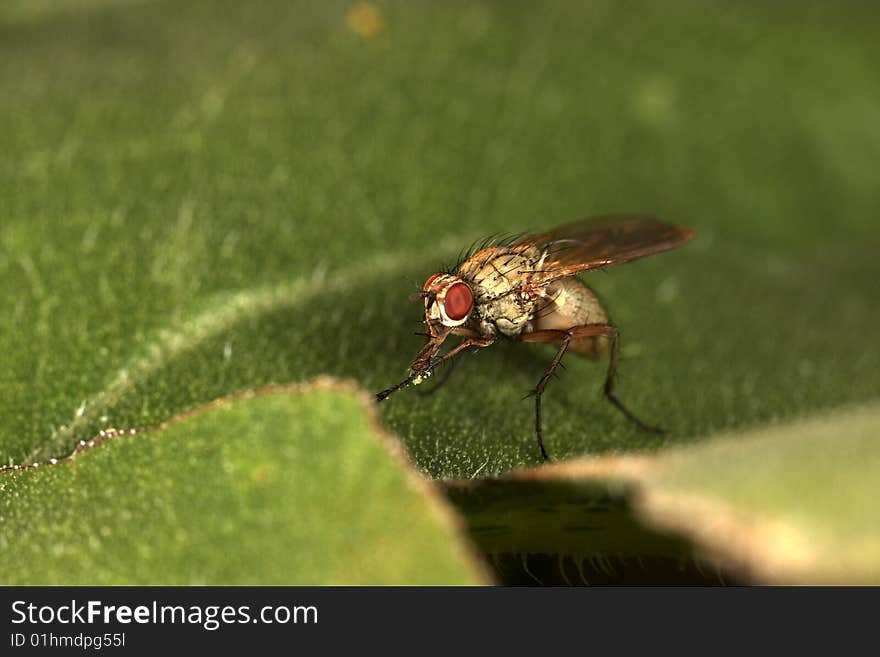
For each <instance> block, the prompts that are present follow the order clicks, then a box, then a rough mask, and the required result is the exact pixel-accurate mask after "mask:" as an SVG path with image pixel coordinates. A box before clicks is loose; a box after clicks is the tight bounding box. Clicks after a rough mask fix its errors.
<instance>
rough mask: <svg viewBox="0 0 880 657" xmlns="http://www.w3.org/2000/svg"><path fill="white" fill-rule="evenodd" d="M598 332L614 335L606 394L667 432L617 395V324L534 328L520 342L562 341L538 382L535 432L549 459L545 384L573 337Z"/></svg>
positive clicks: (638, 422) (648, 428) (643, 426)
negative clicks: (543, 420)
mask: <svg viewBox="0 0 880 657" xmlns="http://www.w3.org/2000/svg"><path fill="white" fill-rule="evenodd" d="M598 336H609V337H610V338H611V358H610V360H609V363H608V373H607V375H606V376H605V388H604V393H605V398H606V399H608V401H610V402H611V403H612V404H614V406H616V407H617V408H618V409H619V410H620V411H621V412H622V413H623V414H624V415H625V416H626V417H627V418H629V420H631V421H632V422H633V423H635V425H636V426H638V427H639V428H640V429H642V430H643V431H650V432H652V433H664V431H663V430H662V429H658V428H656V427H652V426H650V425H647V424H645V423H644V422H642V421H641V420H640V419H639V418H637V417H636V416H635V415H634V414H633V413H632V411H630V410H629V409H628V408H627V407H626V406H624V405H623V402H621V401H620V400H619V399H618V398H617V397H616V396H615V395H614V378H615V376H616V375H617V360H618V354H619V352H620V332H619V331H618V329H617V327H616V326H613V325H611V324H584V325H581V326H573V327H571V328H570V329H565V330H562V329H545V330H541V331H534V332H533V333H523V334H521V335H518V336H516V338H514V339H515V340H518V341H520V342H560V346H559V351H558V352H556V356H555V358H553V361H552V362H551V363H550V366H549V367H548V368H547V370H546V371H545V372H544V376H542V377H541V380H540V381H539V382H538V385H537V386H536V387H535V392H534V395H535V434H536V436H537V438H538V447H540V448H541V456H542V457H543V458H544V460H545V461H549V460H550V458H549V456H547V450H546V449H544V439H543V433H542V430H541V395H542V394H543V393H544V388H546V387H547V383H548V382H549V381H550V377H552V376H553V373H554V371H555V370H556V368H557V367H558V366H559V363H560V362H561V361H562V357H563V356H564V355H565V351H566V349H568V345H569V343H570V342H571V341H572V340H576V339H579V338H588V337H598Z"/></svg>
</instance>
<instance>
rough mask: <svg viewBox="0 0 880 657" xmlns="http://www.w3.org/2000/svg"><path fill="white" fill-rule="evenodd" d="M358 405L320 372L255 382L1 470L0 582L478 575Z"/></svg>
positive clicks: (443, 518) (475, 578)
mask: <svg viewBox="0 0 880 657" xmlns="http://www.w3.org/2000/svg"><path fill="white" fill-rule="evenodd" d="M365 401H368V400H366V398H365V396H364V395H363V394H361V393H358V394H355V391H354V390H353V389H352V388H351V386H345V385H340V384H338V383H333V382H332V381H327V380H323V381H319V382H318V383H317V384H314V385H309V386H305V387H302V388H298V389H292V390H275V391H265V392H263V393H261V394H259V395H257V396H247V397H243V398H238V399H228V400H221V401H220V402H217V403H214V404H212V405H211V406H209V407H207V408H205V409H202V411H201V412H198V413H196V414H191V415H189V416H186V417H183V418H180V419H178V420H175V421H173V422H171V423H169V424H168V425H167V426H165V427H163V428H162V429H160V430H156V431H152V432H147V433H141V434H135V435H127V434H124V435H119V436H115V437H112V438H108V439H105V440H104V441H103V442H100V444H98V445H96V446H94V447H91V448H89V447H88V445H85V446H84V448H83V450H82V451H80V452H79V453H78V454H77V455H76V456H75V457H73V458H71V459H69V460H66V461H62V462H60V463H58V464H56V465H43V466H40V467H37V468H33V469H29V470H24V471H18V472H4V473H0V552H2V554H3V569H2V573H0V581H2V582H3V583H4V584H285V583H288V584H452V583H459V584H464V583H479V582H483V581H485V580H486V575H485V574H484V572H483V568H482V566H481V565H480V563H479V562H478V561H477V560H476V558H475V557H474V556H472V552H471V548H470V544H469V542H468V541H467V540H466V539H464V538H462V537H461V536H460V532H459V529H458V523H457V520H456V519H455V518H454V516H453V515H452V514H451V512H450V511H449V510H448V509H447V508H446V505H445V502H444V501H443V500H442V499H441V498H439V497H438V496H437V493H436V492H435V491H434V489H433V487H432V486H431V485H430V484H429V483H427V482H426V481H424V480H423V479H422V478H420V477H418V476H417V475H415V474H414V473H413V472H411V471H409V468H408V464H405V463H404V461H403V459H402V458H401V456H400V454H399V452H400V446H399V444H398V443H397V442H396V441H395V440H393V439H391V438H389V437H388V436H386V435H383V434H382V433H381V430H379V429H378V428H377V427H376V425H375V418H373V417H372V413H365V410H369V407H365Z"/></svg>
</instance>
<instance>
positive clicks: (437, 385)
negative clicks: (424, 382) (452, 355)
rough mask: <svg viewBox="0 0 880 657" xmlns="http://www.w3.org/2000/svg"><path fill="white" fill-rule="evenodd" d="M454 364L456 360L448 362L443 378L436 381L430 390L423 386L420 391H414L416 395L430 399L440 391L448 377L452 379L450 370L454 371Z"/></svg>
mask: <svg viewBox="0 0 880 657" xmlns="http://www.w3.org/2000/svg"><path fill="white" fill-rule="evenodd" d="M456 363H458V361H457V360H451V361H449V366H448V367H447V368H446V371H445V372H443V377H442V378H441V379H440V380H439V381H437V383H435V384H434V385H433V386H431V387H430V388H426V387H425V386H422V387H421V389H418V390H416V394H417V395H419V396H421V397H430V396H431V395H433V394H434V393H435V392H437V391H438V390H440V388H442V387H443V386H445V385H446V383H447V382H448V381H449V379H450V377H452V370H454V369H455V365H456Z"/></svg>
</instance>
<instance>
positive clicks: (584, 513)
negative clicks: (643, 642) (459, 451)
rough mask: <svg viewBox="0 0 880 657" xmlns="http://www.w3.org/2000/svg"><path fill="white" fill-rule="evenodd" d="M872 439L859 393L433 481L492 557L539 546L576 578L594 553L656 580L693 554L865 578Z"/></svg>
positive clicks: (711, 573) (768, 570)
mask: <svg viewBox="0 0 880 657" xmlns="http://www.w3.org/2000/svg"><path fill="white" fill-rule="evenodd" d="M878 439H880V408H878V407H877V406H872V407H865V408H858V409H853V410H850V411H847V412H838V413H835V414H832V415H828V416H825V417H821V418H815V419H812V420H807V421H803V422H798V423H793V424H787V425H781V426H775V427H771V428H766V429H761V430H755V431H750V432H747V433H744V434H728V435H723V436H718V437H716V438H714V439H713V440H711V441H709V442H706V443H704V444H701V445H696V446H691V447H681V448H677V449H671V450H667V451H666V452H664V453H662V454H658V455H656V456H616V457H602V458H597V459H596V458H594V459H576V460H572V461H569V462H567V463H564V464H559V465H553V466H549V467H545V468H539V469H535V470H520V471H517V472H515V473H512V474H511V475H510V476H508V477H506V478H504V479H501V480H496V481H484V482H480V483H477V482H471V483H468V482H449V483H448V484H447V485H448V486H449V489H450V490H449V493H450V495H452V497H453V499H455V500H456V502H457V504H458V505H459V506H460V507H461V508H463V509H464V510H465V511H466V512H467V513H468V518H469V522H470V524H471V532H472V534H473V535H474V537H475V538H476V540H477V541H478V543H479V544H480V545H481V547H482V549H483V550H484V551H485V552H486V553H488V554H489V555H491V556H493V557H494V558H495V559H496V561H497V560H498V558H499V556H500V555H511V554H512V555H524V556H523V557H522V558H523V564H524V566H523V567H524V568H525V569H526V572H530V571H529V570H528V559H527V557H526V556H525V555H530V554H535V555H542V554H544V555H546V554H553V555H558V556H557V563H558V565H557V563H554V566H556V570H555V572H554V573H553V574H554V575H555V576H557V577H558V576H559V574H561V575H562V577H566V578H567V577H571V578H572V579H575V578H576V577H577V576H578V574H579V575H580V576H581V577H583V578H584V579H586V577H584V570H585V567H584V562H585V561H587V560H589V561H591V562H596V561H601V560H605V561H606V562H607V563H608V566H607V568H606V570H607V569H614V568H625V567H626V565H627V561H629V564H630V565H631V564H632V563H633V562H635V561H638V562H641V563H640V565H641V566H642V570H641V572H639V571H638V570H636V569H632V568H630V569H629V570H628V571H627V573H626V575H625V577H627V578H628V579H629V580H630V581H637V580H644V579H645V578H650V577H653V578H657V577H658V571H659V569H658V565H659V566H661V567H663V568H666V572H665V574H661V575H660V577H664V576H665V577H666V578H667V579H666V580H665V581H666V583H669V582H671V581H678V582H681V581H682V579H683V578H686V577H694V576H695V574H694V573H693V572H692V573H690V574H689V575H688V574H687V573H685V574H683V573H681V572H679V573H674V568H673V566H675V565H676V564H677V565H678V567H679V570H681V569H682V566H684V567H685V568H692V567H693V565H692V564H694V563H696V564H698V565H697V567H698V568H700V569H701V570H698V572H700V573H701V574H702V575H703V576H704V578H705V579H707V580H709V581H711V579H712V578H713V577H715V578H716V581H723V579H721V578H722V576H723V577H727V578H728V579H733V581H744V582H753V583H802V584H804V583H806V584H815V583H862V584H864V583H877V582H880V517H878V515H877V513H876V508H875V501H876V499H877V495H878V493H880V486H878V480H877V472H878V471H880V440H878ZM502 500H503V502H502ZM646 562H647V563H650V564H651V565H652V566H653V567H654V572H653V573H646V572H645V570H644V563H646ZM621 564H623V565H622V566H621ZM587 570H589V568H587ZM594 570H595V569H594ZM566 571H568V574H566ZM659 572H662V571H659ZM592 575H593V573H591V575H590V576H591V577H592ZM509 576H510V575H509V574H508V577H509ZM619 578H620V575H618V579H619Z"/></svg>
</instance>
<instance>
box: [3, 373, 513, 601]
mask: <svg viewBox="0 0 880 657" xmlns="http://www.w3.org/2000/svg"><path fill="white" fill-rule="evenodd" d="M318 390H331V391H337V392H346V393H349V394H352V395H354V396H355V397H356V398H357V400H358V402H359V403H360V405H361V409H362V411H363V413H364V416H365V417H366V419H367V423H368V425H369V427H370V429H371V430H372V434H373V435H374V436H376V437H377V439H378V441H379V443H380V444H381V445H382V447H383V448H384V449H385V450H386V451H387V452H388V454H389V455H390V456H391V458H392V460H394V461H395V462H396V463H397V465H398V466H399V467H400V468H401V469H402V470H403V472H404V473H405V477H406V480H407V483H408V485H409V487H410V489H411V490H413V492H414V493H416V495H418V496H419V497H421V498H422V499H423V500H425V502H426V506H427V508H428V510H429V512H430V513H433V514H434V515H435V517H436V518H437V519H438V521H439V523H440V525H441V526H442V527H443V528H444V529H445V530H446V531H447V532H448V533H449V534H451V535H452V536H453V538H454V542H455V552H456V554H457V556H458V557H459V558H460V559H461V560H463V561H464V562H465V563H466V564H468V567H469V569H470V571H471V575H472V577H473V579H474V581H475V582H478V583H479V584H483V585H487V584H496V583H497V582H496V580H495V577H494V574H493V571H492V569H491V568H490V566H489V565H488V563H487V562H486V561H485V560H484V558H483V557H482V555H481V553H480V551H479V550H478V549H477V547H476V546H475V545H474V543H473V542H472V540H471V538H470V535H469V534H468V532H467V530H466V526H465V522H464V520H463V519H462V517H461V516H460V514H459V513H458V512H457V511H456V510H455V509H454V507H453V505H452V504H451V503H450V502H449V501H448V500H447V498H446V496H445V495H444V494H443V493H442V492H441V490H440V488H439V487H438V485H437V484H435V483H434V482H433V481H432V480H430V479H428V478H426V477H425V476H424V475H422V474H421V473H420V472H419V471H418V470H417V469H416V468H415V467H414V464H413V462H412V461H411V460H410V458H409V455H408V453H407V451H406V449H405V448H404V446H403V443H402V442H401V441H400V439H399V438H397V437H396V436H395V435H393V434H392V433H390V432H389V431H388V430H386V429H385V428H384V427H383V426H382V424H381V422H380V421H379V416H378V412H377V409H376V402H375V396H374V395H373V394H370V393H369V392H367V391H366V390H365V389H364V388H362V387H361V386H360V385H358V384H357V383H356V382H355V381H353V380H351V379H338V378H335V377H331V376H318V377H316V378H314V379H311V380H309V381H305V382H303V383H295V384H289V385H269V386H263V387H260V388H255V389H252V390H244V391H240V392H236V393H233V394H231V395H226V396H223V397H220V398H218V399H215V400H213V401H211V402H208V403H207V404H203V405H201V406H197V407H195V408H192V409H190V410H188V411H185V412H183V413H180V414H178V415H175V416H174V417H172V418H169V419H168V420H165V421H164V422H161V423H159V424H157V425H154V426H151V427H135V428H128V429H115V428H108V429H104V430H102V431H100V432H99V433H98V435H96V436H95V437H93V438H92V439H91V440H81V441H79V443H77V445H76V447H75V448H74V449H73V451H72V452H71V453H70V454H68V455H67V456H63V457H59V458H51V459H48V460H47V461H42V462H34V463H30V464H27V465H6V466H0V477H3V476H9V475H12V474H14V473H21V472H25V471H28V470H34V469H37V468H47V467H64V466H69V465H71V464H73V463H74V462H75V461H76V460H77V459H78V458H79V457H80V456H82V455H83V454H86V453H88V452H90V451H92V450H94V449H100V448H101V447H102V446H104V445H106V444H107V443H108V442H110V441H112V440H113V439H114V438H117V437H119V436H134V435H144V436H148V435H150V434H156V437H161V433H160V432H161V431H162V430H163V429H166V428H168V427H170V426H172V425H174V424H177V423H179V422H184V421H186V420H188V419H190V418H192V417H195V416H197V415H201V414H202V413H207V412H210V411H212V410H214V409H217V408H219V407H221V406H224V405H227V404H230V403H234V402H237V401H241V400H245V399H252V398H254V397H261V396H265V395H306V394H309V393H311V392H314V391H318Z"/></svg>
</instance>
